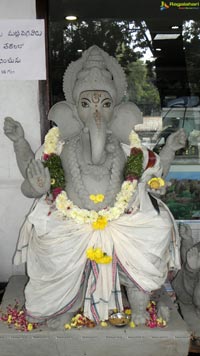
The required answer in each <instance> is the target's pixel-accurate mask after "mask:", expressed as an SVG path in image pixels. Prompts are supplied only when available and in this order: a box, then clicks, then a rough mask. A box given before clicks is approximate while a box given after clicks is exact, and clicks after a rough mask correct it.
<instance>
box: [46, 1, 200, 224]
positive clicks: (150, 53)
mask: <svg viewBox="0 0 200 356" xmlns="http://www.w3.org/2000/svg"><path fill="white" fill-rule="evenodd" d="M170 4H175V5H176V2H173V3H168V2H159V1H154V0H152V1H151V6H149V7H148V6H146V3H145V1H143V0H140V1H139V2H138V1H135V0H131V2H130V1H129V0H124V1H123V3H121V4H120V6H116V3H115V1H114V0H110V1H109V2H106V3H105V2H104V1H103V0H101V1H97V2H95V4H94V3H93V2H92V1H91V0H84V1H83V0H76V1H74V0H68V1H66V3H65V1H64V0H63V1H62V2H60V3H59V6H58V5H56V6H55V1H54V0H50V1H49V68H50V83H51V85H50V91H51V104H52V105H53V104H54V103H56V102H58V101H60V100H64V95H63V90H62V77H63V74H64V71H65V69H66V68H67V66H68V65H69V63H70V62H71V61H74V60H76V59H78V58H80V56H81V55H82V52H83V51H84V50H86V49H87V48H88V47H90V46H91V45H93V44H96V45H98V46H99V47H101V48H102V49H104V50H105V51H106V52H108V53H109V54H110V55H112V56H114V57H116V58H117V59H118V61H119V62H120V64H121V65H122V67H123V68H124V71H125V73H126V75H127V81H128V89H127V93H126V95H125V96H124V100H125V101H128V100H129V101H132V102H134V103H135V104H136V105H138V107H139V108H140V110H141V111H142V113H143V117H144V122H143V124H142V126H141V125H140V126H139V127H138V128H137V130H138V132H139V134H140V135H141V137H142V138H143V142H144V144H146V145H147V146H149V147H150V148H152V149H154V150H155V151H156V152H158V153H159V151H160V150H161V148H162V147H163V145H164V144H165V142H166V140H167V137H168V136H169V134H170V133H172V132H174V131H176V130H178V129H179V128H182V127H183V128H184V129H185V131H186V133H187V145H186V147H185V148H184V149H181V150H179V151H177V153H176V157H175V160H174V162H173V164H172V168H171V171H170V174H169V176H168V179H169V180H171V182H172V186H171V188H170V189H169V190H168V192H167V194H166V197H165V201H166V203H167V204H168V206H169V207H170V209H171V211H172V213H173V214H174V216H175V218H176V219H200V195H199V194H200V186H199V175H200V165H199V163H200V104H199V97H200V20H199V13H200V7H199V5H198V3H196V4H197V6H196V7H193V8H191V6H193V5H191V4H193V3H192V2H191V3H189V4H190V5H188V6H189V8H187V7H185V8H184V7H183V6H182V7H181V6H178V5H176V6H175V5H170ZM95 6H96V9H95ZM71 9H76V13H77V14H78V16H79V18H80V20H77V21H75V22H72V21H71V22H67V21H66V20H64V16H65V15H66V14H67V12H68V13H69V11H68V10H71ZM131 9H132V10H131ZM131 13H132V14H133V16H131ZM88 14H89V16H88ZM112 15H113V18H112Z"/></svg>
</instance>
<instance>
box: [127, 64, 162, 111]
mask: <svg viewBox="0 0 200 356" xmlns="http://www.w3.org/2000/svg"><path fill="white" fill-rule="evenodd" d="M128 71H129V74H128V77H127V80H128V97H129V100H130V101H132V102H134V103H135V104H136V105H138V106H139V107H140V109H141V110H142V112H143V114H144V115H150V114H151V111H152V110H155V111H157V110H158V109H159V108H160V97H159V92H158V90H157V88H156V87H155V85H154V84H153V80H154V78H153V77H150V75H149V72H150V71H148V67H147V65H146V64H145V63H143V62H142V61H141V60H139V59H138V60H137V61H136V62H132V63H130V64H129V65H128ZM153 74H154V73H153V72H151V76H152V75H153Z"/></svg>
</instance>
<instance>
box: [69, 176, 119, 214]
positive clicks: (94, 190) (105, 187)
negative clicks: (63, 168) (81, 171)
mask: <svg viewBox="0 0 200 356" xmlns="http://www.w3.org/2000/svg"><path fill="white" fill-rule="evenodd" d="M80 185H81V186H79V187H78V186H77V185H76V184H75V182H74V181H73V180H72V179H69V178H68V181H67V184H66V192H67V195H68V197H69V198H70V200H72V201H73V203H74V204H75V205H78V206H79V207H80V208H85V209H89V210H92V209H93V210H96V211H98V210H100V209H103V208H105V207H107V206H108V204H109V205H110V206H111V205H113V204H114V201H115V197H116V194H117V193H118V192H119V191H120V187H121V182H119V184H118V186H117V187H115V194H114V196H113V194H111V195H110V194H109V193H108V191H109V190H110V189H111V190H112V187H111V186H110V176H103V177H102V178H101V179H97V177H95V178H93V177H91V176H89V175H82V183H81V184H80ZM91 194H93V195H97V194H103V195H104V201H103V202H102V203H98V204H95V203H94V202H93V201H92V200H91V199H90V195H91ZM109 196H110V199H109V200H108V199H107V198H108V197H109Z"/></svg>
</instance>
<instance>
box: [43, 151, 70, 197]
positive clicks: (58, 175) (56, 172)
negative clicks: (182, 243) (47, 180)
mask: <svg viewBox="0 0 200 356" xmlns="http://www.w3.org/2000/svg"><path fill="white" fill-rule="evenodd" d="M43 164H44V166H45V167H48V169H49V173H50V176H51V191H52V190H53V189H55V188H58V187H59V188H62V189H65V175H64V170H63V168H62V162H61V159H60V157H59V156H57V155H56V154H51V155H50V156H49V157H48V159H47V160H46V161H44V162H43Z"/></svg>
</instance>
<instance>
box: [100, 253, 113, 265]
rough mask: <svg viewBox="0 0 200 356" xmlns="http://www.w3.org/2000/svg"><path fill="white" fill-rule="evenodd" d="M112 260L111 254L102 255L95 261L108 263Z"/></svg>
mask: <svg viewBox="0 0 200 356" xmlns="http://www.w3.org/2000/svg"><path fill="white" fill-rule="evenodd" d="M111 261H112V256H107V255H106V256H103V257H102V258H101V259H100V260H99V261H97V263H102V264H108V263H110V262H111Z"/></svg>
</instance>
